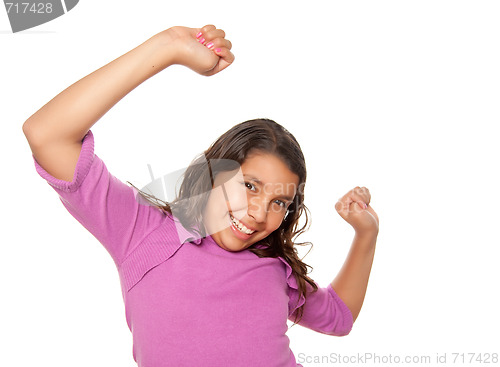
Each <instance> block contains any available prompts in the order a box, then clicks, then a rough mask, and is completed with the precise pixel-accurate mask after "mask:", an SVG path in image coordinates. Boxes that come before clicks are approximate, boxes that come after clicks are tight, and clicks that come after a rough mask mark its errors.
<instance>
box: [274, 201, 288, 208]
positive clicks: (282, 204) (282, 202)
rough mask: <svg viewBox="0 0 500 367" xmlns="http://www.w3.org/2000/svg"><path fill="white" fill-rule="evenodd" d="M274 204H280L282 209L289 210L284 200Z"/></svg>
mask: <svg viewBox="0 0 500 367" xmlns="http://www.w3.org/2000/svg"><path fill="white" fill-rule="evenodd" d="M274 202H275V203H276V204H278V205H279V206H280V208H282V209H287V205H286V203H285V202H284V201H282V200H275V201H274Z"/></svg>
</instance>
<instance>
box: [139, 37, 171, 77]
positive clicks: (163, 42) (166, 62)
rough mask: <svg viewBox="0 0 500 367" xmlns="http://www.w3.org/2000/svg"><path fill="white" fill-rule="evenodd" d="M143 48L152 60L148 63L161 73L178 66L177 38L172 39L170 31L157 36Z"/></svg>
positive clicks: (144, 44)
mask: <svg viewBox="0 0 500 367" xmlns="http://www.w3.org/2000/svg"><path fill="white" fill-rule="evenodd" d="M141 46H143V47H144V48H145V49H146V50H147V51H146V52H147V53H148V55H149V56H150V59H149V61H148V63H149V64H150V66H151V68H155V69H158V71H161V70H163V69H165V68H167V67H169V66H171V65H174V64H176V63H177V62H176V50H175V38H174V37H172V34H171V31H170V29H167V30H165V31H163V32H160V33H158V34H155V35H154V36H153V37H151V38H149V39H148V40H147V41H146V42H144V43H143V44H142V45H141Z"/></svg>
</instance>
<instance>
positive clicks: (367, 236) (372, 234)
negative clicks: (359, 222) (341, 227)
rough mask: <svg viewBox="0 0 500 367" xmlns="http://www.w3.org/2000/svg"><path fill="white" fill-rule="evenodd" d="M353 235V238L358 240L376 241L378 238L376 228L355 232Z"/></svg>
mask: <svg viewBox="0 0 500 367" xmlns="http://www.w3.org/2000/svg"><path fill="white" fill-rule="evenodd" d="M354 233H355V234H354V236H355V238H358V239H360V240H365V241H376V239H377V236H378V228H374V229H363V230H355V232H354Z"/></svg>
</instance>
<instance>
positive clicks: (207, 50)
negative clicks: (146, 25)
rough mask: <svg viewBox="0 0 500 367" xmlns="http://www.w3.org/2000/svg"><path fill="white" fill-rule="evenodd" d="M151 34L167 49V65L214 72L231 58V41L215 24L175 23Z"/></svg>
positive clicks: (204, 73)
mask: <svg viewBox="0 0 500 367" xmlns="http://www.w3.org/2000/svg"><path fill="white" fill-rule="evenodd" d="M154 37H156V38H157V39H158V40H159V42H160V47H161V48H162V49H163V50H164V51H165V52H166V54H165V59H166V60H168V63H169V64H179V65H184V66H187V67H188V68H190V69H192V70H194V71H196V72H197V73H199V74H201V75H205V76H209V75H214V74H217V73H218V72H219V71H221V70H224V69H225V68H227V67H228V66H229V65H231V63H232V62H233V61H234V55H233V54H232V53H231V51H230V50H231V47H232V44H231V42H230V41H229V40H227V39H226V38H225V37H226V34H225V32H224V31H223V30H222V29H217V28H216V27H215V26H214V25H206V26H204V27H203V28H187V27H179V26H176V27H172V28H169V29H167V30H166V31H163V32H161V33H158V34H157V35H156V36H154ZM167 55H168V56H167Z"/></svg>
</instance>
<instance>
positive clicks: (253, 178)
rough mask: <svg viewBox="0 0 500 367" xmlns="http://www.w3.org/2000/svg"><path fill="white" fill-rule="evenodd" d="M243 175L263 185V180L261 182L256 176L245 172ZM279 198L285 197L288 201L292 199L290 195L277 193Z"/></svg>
mask: <svg viewBox="0 0 500 367" xmlns="http://www.w3.org/2000/svg"><path fill="white" fill-rule="evenodd" d="M243 176H244V177H245V178H247V179H249V180H251V181H254V182H255V183H257V184H258V185H260V186H263V185H265V183H264V182H262V181H261V180H259V179H258V178H257V177H255V176H252V175H247V174H243ZM278 197H279V198H282V199H286V200H288V201H293V197H291V196H288V195H279V196H278Z"/></svg>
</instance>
